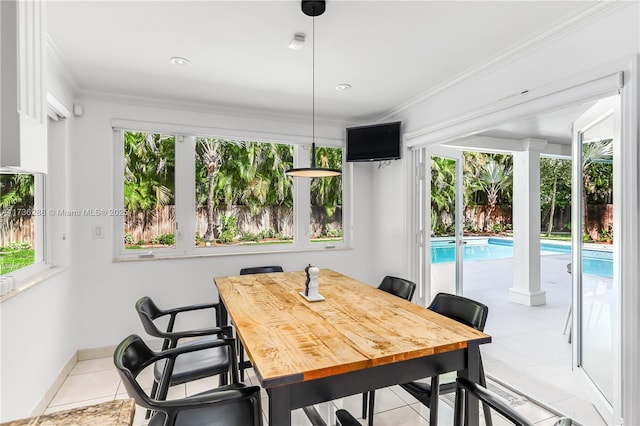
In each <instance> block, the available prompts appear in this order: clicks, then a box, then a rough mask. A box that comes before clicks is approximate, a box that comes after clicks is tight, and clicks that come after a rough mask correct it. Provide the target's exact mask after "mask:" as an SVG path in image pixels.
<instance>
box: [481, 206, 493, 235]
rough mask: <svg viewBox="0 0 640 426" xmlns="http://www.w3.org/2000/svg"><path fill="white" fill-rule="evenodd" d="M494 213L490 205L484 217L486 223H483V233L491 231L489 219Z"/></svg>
mask: <svg viewBox="0 0 640 426" xmlns="http://www.w3.org/2000/svg"><path fill="white" fill-rule="evenodd" d="M492 212H493V206H492V205H491V204H489V207H488V208H487V211H486V213H485V215H484V221H483V223H482V232H487V230H488V229H489V217H491V213H492Z"/></svg>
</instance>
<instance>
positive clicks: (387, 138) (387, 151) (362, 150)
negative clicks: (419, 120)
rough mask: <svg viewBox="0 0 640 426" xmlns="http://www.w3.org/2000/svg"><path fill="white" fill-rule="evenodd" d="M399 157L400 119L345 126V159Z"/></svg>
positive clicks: (359, 159) (393, 158)
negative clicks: (391, 121) (390, 121)
mask: <svg viewBox="0 0 640 426" xmlns="http://www.w3.org/2000/svg"><path fill="white" fill-rule="evenodd" d="M399 158H400V121H396V122H393V123H383V124H374V125H371V126H360V127H348V128H347V161H382V160H397V159H399Z"/></svg>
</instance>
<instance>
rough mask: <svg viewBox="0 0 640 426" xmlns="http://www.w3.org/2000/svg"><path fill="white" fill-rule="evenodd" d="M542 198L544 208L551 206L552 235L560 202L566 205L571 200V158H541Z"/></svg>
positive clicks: (550, 229)
mask: <svg viewBox="0 0 640 426" xmlns="http://www.w3.org/2000/svg"><path fill="white" fill-rule="evenodd" d="M540 198H541V209H542V210H546V206H547V205H548V206H549V214H548V216H549V223H548V225H547V236H550V235H551V231H552V230H553V218H554V216H555V210H556V207H557V205H558V203H561V204H562V205H566V204H568V203H570V202H571V161H570V160H562V159H558V158H541V159H540Z"/></svg>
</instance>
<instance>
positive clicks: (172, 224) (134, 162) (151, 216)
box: [124, 132, 176, 250]
mask: <svg viewBox="0 0 640 426" xmlns="http://www.w3.org/2000/svg"><path fill="white" fill-rule="evenodd" d="M124 160H125V170H124V207H125V209H126V216H125V221H124V247H125V248H126V249H127V250H136V249H150V248H174V247H175V229H176V221H175V180H174V174H175V137H174V136H173V135H161V134H157V133H144V132H124Z"/></svg>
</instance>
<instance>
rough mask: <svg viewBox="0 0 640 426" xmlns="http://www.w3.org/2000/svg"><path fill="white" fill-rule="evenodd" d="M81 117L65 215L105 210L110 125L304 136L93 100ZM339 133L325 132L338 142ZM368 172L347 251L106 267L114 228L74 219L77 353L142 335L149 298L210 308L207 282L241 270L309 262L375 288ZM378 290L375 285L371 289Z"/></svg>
mask: <svg viewBox="0 0 640 426" xmlns="http://www.w3.org/2000/svg"><path fill="white" fill-rule="evenodd" d="M77 102H80V103H81V104H82V105H83V106H84V111H85V113H84V116H83V117H81V118H79V119H76V120H75V126H74V130H73V137H72V143H71V147H70V153H71V157H70V162H71V167H70V168H69V181H70V183H71V187H70V191H69V208H70V209H80V210H82V209H89V208H90V209H96V208H107V209H108V208H110V207H112V200H113V180H114V176H113V161H114V160H113V154H112V153H113V136H112V130H111V123H110V122H111V119H113V118H121V119H132V120H141V121H154V122H168V123H181V124H189V125H199V126H211V127H225V128H236V129H246V130H255V131H277V132H279V133H286V134H296V133H298V134H301V135H304V134H306V133H308V130H309V128H308V127H309V126H308V124H297V123H295V122H275V121H274V120H266V121H263V120H259V119H248V118H239V117H228V116H220V115H216V114H212V113H197V112H187V111H177V110H170V109H164V108H150V107H142V106H134V105H129V104H124V103H122V104H121V103H115V102H110V101H109V102H107V101H100V100H87V99H84V100H79V101H77ZM343 134H344V127H340V126H336V127H335V128H333V129H328V130H325V136H327V137H332V138H341V137H342V135H343ZM369 175H370V171H369V170H368V169H359V168H358V169H356V170H355V173H354V191H353V193H354V199H353V208H354V209H355V210H354V214H353V217H354V223H353V227H354V243H353V247H354V248H353V249H352V250H341V251H326V250H325V251H315V252H304V253H285V254H252V255H241V256H240V255H236V256H214V257H205V258H190V259H170V260H146V261H134V262H113V260H112V259H113V241H112V239H113V222H112V220H111V218H108V217H74V218H73V221H72V223H71V224H70V226H71V233H72V234H73V243H72V256H71V257H72V259H73V281H74V283H75V284H76V288H77V297H78V300H79V303H78V309H79V312H78V322H79V324H78V330H77V331H78V334H77V338H78V348H80V349H82V348H91V347H99V346H107V345H114V344H116V343H118V342H119V341H120V340H121V339H123V338H124V337H125V336H127V335H128V334H130V333H138V334H141V335H144V333H143V330H142V327H141V326H140V321H139V319H138V318H137V315H136V314H135V312H134V309H133V306H134V303H135V302H136V300H138V298H140V297H141V296H145V295H148V296H151V297H152V298H153V299H154V300H155V301H156V302H157V303H158V304H159V305H160V306H163V307H171V306H178V305H182V304H193V303H198V302H207V301H214V300H217V294H216V290H215V287H214V285H213V277H214V276H223V275H234V274H237V273H238V272H239V270H240V268H242V267H246V266H258V265H267V264H279V265H282V266H283V267H284V269H285V270H301V269H303V268H304V266H305V265H306V264H307V263H309V262H311V263H314V264H316V265H318V266H321V267H328V268H332V269H335V270H337V271H340V272H343V273H346V274H348V275H351V276H353V277H355V278H358V279H360V280H363V281H365V282H371V283H375V281H376V280H379V278H377V277H375V275H373V274H372V272H371V271H370V269H369V265H370V263H371V257H372V253H373V249H372V244H371V237H370V230H371V219H370V216H371V215H370V211H371V209H370V205H371V203H370V193H371V182H370V179H369ZM94 224H100V225H102V226H103V230H104V235H105V238H104V239H93V238H92V236H91V228H92V225H94ZM376 284H377V283H376Z"/></svg>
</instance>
